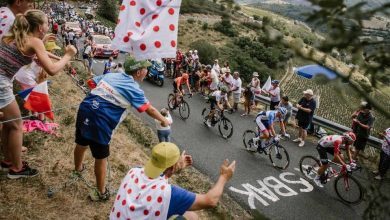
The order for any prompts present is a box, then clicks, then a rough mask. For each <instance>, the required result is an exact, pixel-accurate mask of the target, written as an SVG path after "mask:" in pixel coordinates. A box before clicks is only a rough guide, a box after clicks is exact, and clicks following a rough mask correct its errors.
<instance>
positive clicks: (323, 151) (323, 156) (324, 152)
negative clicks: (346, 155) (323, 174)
mask: <svg viewBox="0 0 390 220" xmlns="http://www.w3.org/2000/svg"><path fill="white" fill-rule="evenodd" d="M317 151H318V154H319V155H320V160H321V163H322V164H323V165H326V164H328V154H331V155H334V148H331V147H322V146H321V145H317Z"/></svg>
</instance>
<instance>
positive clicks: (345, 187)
mask: <svg viewBox="0 0 390 220" xmlns="http://www.w3.org/2000/svg"><path fill="white" fill-rule="evenodd" d="M328 164H330V166H329V167H328V169H327V170H326V171H325V174H324V175H323V176H322V177H321V182H322V183H323V184H325V183H327V182H328V181H329V180H330V179H332V178H335V181H334V190H335V191H336V194H337V196H338V197H339V198H340V199H341V200H342V201H343V202H344V203H347V204H351V205H356V204H359V203H360V202H361V201H362V200H363V197H364V189H363V186H362V185H361V184H360V182H359V181H358V180H357V179H356V178H355V177H354V176H352V173H353V172H355V171H358V170H359V171H361V170H362V168H361V167H358V166H357V167H354V168H352V169H351V170H350V171H347V170H346V169H345V168H343V166H342V165H341V164H338V163H335V162H333V161H331V160H329V159H328ZM320 166H321V162H320V160H319V159H317V158H315V157H313V156H310V155H307V156H303V157H302V158H301V160H300V161H299V169H300V171H301V172H302V174H303V175H304V176H305V178H306V179H307V180H309V181H311V182H312V183H314V178H315V177H316V175H317V171H318V169H319V168H320ZM333 167H335V168H338V169H339V171H336V170H335V169H334V168H333Z"/></svg>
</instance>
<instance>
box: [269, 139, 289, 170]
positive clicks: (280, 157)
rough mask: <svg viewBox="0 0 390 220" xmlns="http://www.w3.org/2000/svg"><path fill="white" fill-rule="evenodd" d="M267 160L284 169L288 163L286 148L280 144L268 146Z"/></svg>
mask: <svg viewBox="0 0 390 220" xmlns="http://www.w3.org/2000/svg"><path fill="white" fill-rule="evenodd" d="M269 160H270V161H271V163H272V165H273V166H274V167H276V168H278V169H282V170H285V169H286V168H287V167H288V165H289V164H290V156H289V155H288V152H287V150H286V148H284V147H283V146H281V145H278V146H277V145H274V146H271V147H270V148H269Z"/></svg>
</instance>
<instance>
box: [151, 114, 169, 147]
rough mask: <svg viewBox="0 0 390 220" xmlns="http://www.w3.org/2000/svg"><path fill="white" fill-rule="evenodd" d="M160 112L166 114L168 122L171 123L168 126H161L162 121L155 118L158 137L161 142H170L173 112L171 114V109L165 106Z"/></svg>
mask: <svg viewBox="0 0 390 220" xmlns="http://www.w3.org/2000/svg"><path fill="white" fill-rule="evenodd" d="M160 114H161V115H162V116H164V117H165V118H166V119H167V120H168V122H169V125H168V126H166V127H163V126H161V122H160V121H159V120H157V119H154V121H155V122H156V128H157V137H158V140H159V141H160V142H170V141H171V140H170V137H169V136H170V135H171V125H172V117H171V114H169V110H168V109H166V108H163V109H161V110H160Z"/></svg>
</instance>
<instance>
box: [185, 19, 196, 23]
mask: <svg viewBox="0 0 390 220" xmlns="http://www.w3.org/2000/svg"><path fill="white" fill-rule="evenodd" d="M187 22H188V23H190V24H194V23H195V19H193V18H188V19H187Z"/></svg>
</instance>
